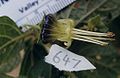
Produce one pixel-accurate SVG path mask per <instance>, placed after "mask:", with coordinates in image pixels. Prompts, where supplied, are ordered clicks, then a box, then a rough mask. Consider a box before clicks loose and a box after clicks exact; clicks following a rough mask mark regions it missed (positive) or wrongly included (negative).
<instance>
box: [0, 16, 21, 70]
mask: <svg viewBox="0 0 120 78" xmlns="http://www.w3.org/2000/svg"><path fill="white" fill-rule="evenodd" d="M21 34H22V33H21V32H20V30H19V29H18V27H17V25H16V24H15V23H14V22H13V21H12V20H11V19H10V18H8V17H6V16H4V17H0V72H9V71H10V70H11V69H13V68H14V67H15V66H16V65H18V64H19V61H20V58H19V54H18V53H19V51H20V50H21V48H22V46H23V45H22V44H23V43H22V40H19V41H15V40H14V38H16V37H18V36H20V35H21Z"/></svg>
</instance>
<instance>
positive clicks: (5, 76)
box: [0, 74, 13, 78]
mask: <svg viewBox="0 0 120 78" xmlns="http://www.w3.org/2000/svg"><path fill="white" fill-rule="evenodd" d="M0 78H13V77H11V76H8V75H5V74H0Z"/></svg>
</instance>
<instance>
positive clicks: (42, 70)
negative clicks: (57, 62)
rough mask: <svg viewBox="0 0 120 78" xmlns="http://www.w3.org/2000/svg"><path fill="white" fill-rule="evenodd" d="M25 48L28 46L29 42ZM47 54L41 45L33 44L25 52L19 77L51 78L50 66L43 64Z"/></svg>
mask: <svg viewBox="0 0 120 78" xmlns="http://www.w3.org/2000/svg"><path fill="white" fill-rule="evenodd" d="M27 46H30V44H29V42H28V43H27ZM45 55H47V52H46V50H45V48H44V47H43V45H42V44H34V45H33V47H29V48H28V49H26V50H25V56H24V60H23V62H22V66H21V71H20V77H27V78H39V77H44V78H51V65H49V64H47V63H45V62H44V57H45Z"/></svg>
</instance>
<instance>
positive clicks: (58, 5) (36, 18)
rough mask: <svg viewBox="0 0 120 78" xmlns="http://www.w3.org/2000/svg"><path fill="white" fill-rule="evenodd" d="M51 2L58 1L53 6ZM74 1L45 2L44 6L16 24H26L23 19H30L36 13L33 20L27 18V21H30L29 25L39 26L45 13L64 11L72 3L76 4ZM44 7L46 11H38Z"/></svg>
mask: <svg viewBox="0 0 120 78" xmlns="http://www.w3.org/2000/svg"><path fill="white" fill-rule="evenodd" d="M51 1H56V3H53V5H52V4H51ZM74 1H75V0H49V1H47V2H45V3H44V4H42V5H40V6H39V7H38V8H36V9H35V10H33V11H32V12H30V13H28V14H27V15H25V16H24V17H22V18H20V19H18V20H17V21H16V23H19V24H20V23H25V22H24V20H23V19H25V18H26V17H29V15H30V14H31V13H35V16H33V18H31V19H28V18H27V21H28V23H32V24H35V23H36V24H37V23H39V22H40V21H41V20H42V18H43V16H44V12H45V14H48V13H55V12H57V11H59V10H60V9H63V8H64V7H66V6H67V5H68V4H70V3H72V2H74ZM46 4H48V5H46ZM49 4H50V5H49ZM45 6H47V7H45ZM42 7H45V10H43V11H37V10H38V9H40V8H42Z"/></svg>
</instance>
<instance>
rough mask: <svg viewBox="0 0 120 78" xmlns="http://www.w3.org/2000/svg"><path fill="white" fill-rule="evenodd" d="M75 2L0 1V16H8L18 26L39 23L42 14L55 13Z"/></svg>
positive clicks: (69, 0) (42, 0)
mask: <svg viewBox="0 0 120 78" xmlns="http://www.w3.org/2000/svg"><path fill="white" fill-rule="evenodd" d="M74 1H75V0H0V16H9V17H10V18H11V19H13V20H14V21H15V22H16V23H17V25H18V26H22V25H24V24H30V25H35V24H37V23H39V22H40V21H41V20H42V18H43V16H44V14H49V13H52V14H54V13H56V12H58V11H59V10H61V9H63V8H64V7H66V6H67V5H69V4H71V3H72V2H74Z"/></svg>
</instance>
